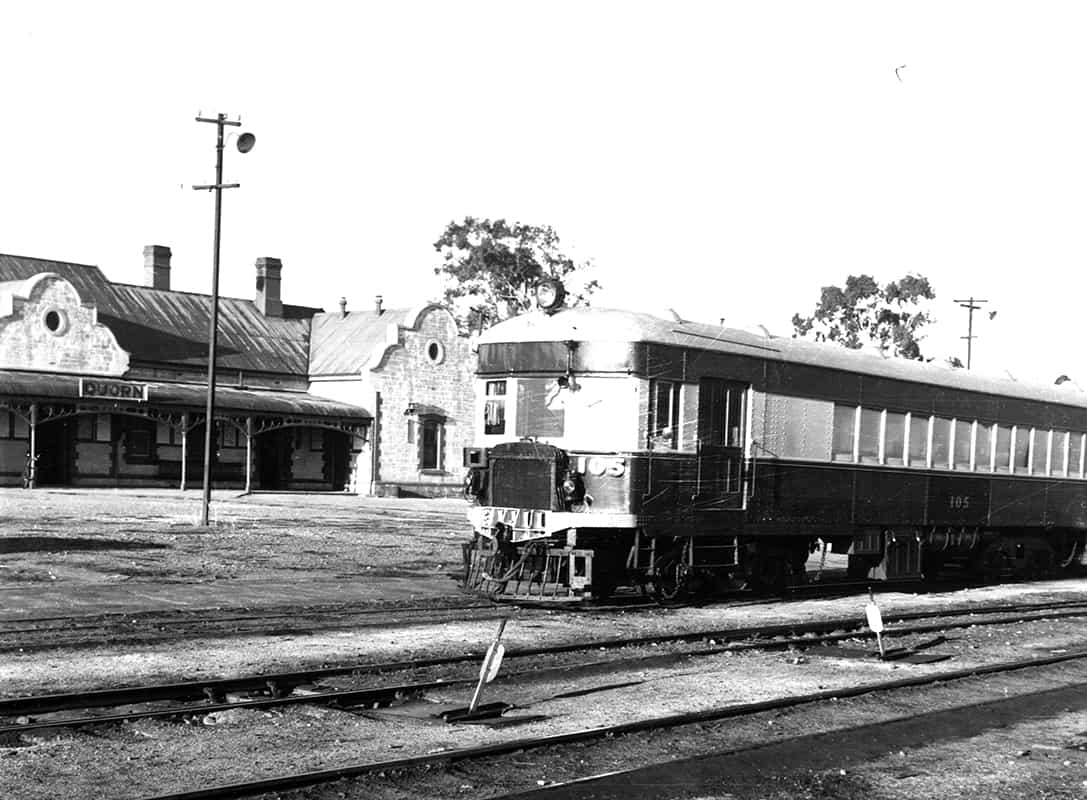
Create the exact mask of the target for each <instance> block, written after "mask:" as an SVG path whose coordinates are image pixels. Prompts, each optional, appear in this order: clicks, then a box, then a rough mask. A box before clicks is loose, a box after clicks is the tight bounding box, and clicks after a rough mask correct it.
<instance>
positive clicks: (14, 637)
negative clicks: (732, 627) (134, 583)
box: [0, 579, 973, 654]
mask: <svg viewBox="0 0 1087 800" xmlns="http://www.w3.org/2000/svg"><path fill="white" fill-rule="evenodd" d="M867 585H868V582H864V581H860V582H858V581H855V580H842V579H831V580H825V581H814V582H811V583H807V584H803V585H799V586H793V587H789V588H788V589H787V590H785V591H784V592H783V593H782V594H781V595H777V596H770V597H768V596H765V595H754V596H752V595H750V594H746V593H741V594H737V595H733V596H730V597H725V598H711V599H699V600H690V601H687V602H670V603H664V604H661V603H658V602H656V601H654V600H652V599H649V598H647V597H645V596H644V595H640V594H634V593H631V594H627V595H621V596H618V597H615V598H611V599H609V600H607V601H600V602H590V603H587V604H572V605H562V604H560V605H555V604H539V603H532V602H528V601H526V602H523V603H518V604H511V603H498V602H491V601H487V600H484V599H476V598H473V599H471V600H467V601H466V600H463V599H454V600H453V601H452V602H449V601H446V602H443V601H441V600H437V601H433V600H432V601H429V602H427V603H424V604H412V605H405V604H386V605H379V606H374V605H369V604H367V605H357V606H352V605H349V604H334V605H316V606H306V607H301V608H299V607H289V608H287V607H282V608H275V607H269V608H266V609H260V610H250V609H246V608H226V609H224V608H205V609H199V610H192V609H186V610H170V611H166V612H160V611H144V612H135V613H121V612H111V613H107V614H99V615H93V616H85V617H74V616H70V615H64V616H46V617H18V618H9V619H0V654H3V653H20V654H26V653H34V652H41V651H45V650H52V649H60V648H69V649H81V648H93V647H101V646H102V642H103V641H108V642H109V643H110V645H111V646H116V645H126V644H128V645H131V644H155V643H158V642H169V641H176V640H178V639H180V638H189V639H193V638H200V637H207V636H278V635H289V634H297V633H312V632H315V631H334V630H344V629H360V628H376V627H381V626H389V625H404V624H407V625H424V624H430V623H441V622H447V621H452V620H456V619H457V618H458V615H461V614H464V613H474V612H494V614H495V615H498V614H502V615H505V614H509V613H510V610H511V609H515V610H520V611H521V612H522V613H533V612H535V611H546V612H547V613H600V614H605V613H609V612H611V611H624V612H634V611H639V610H647V611H654V610H657V609H661V608H666V609H679V608H686V607H691V606H704V605H706V604H708V603H718V602H720V603H726V604H727V605H728V606H729V607H730V608H738V607H743V606H745V605H758V604H762V603H766V602H767V601H768V600H771V599H774V597H777V598H778V599H784V600H802V599H803V600H816V599H837V598H840V597H847V596H851V595H853V594H855V593H858V592H860V591H863V590H864V589H865V587H867ZM967 585H973V584H964V583H963V582H961V581H953V582H948V581H941V582H938V583H934V582H929V583H925V584H920V583H916V582H898V583H892V584H888V585H887V586H884V587H883V589H884V591H889V590H894V591H900V592H924V591H933V590H934V589H961V588H963V587H964V586H967ZM488 618H489V617H487V616H483V617H475V619H476V620H479V619H488Z"/></svg>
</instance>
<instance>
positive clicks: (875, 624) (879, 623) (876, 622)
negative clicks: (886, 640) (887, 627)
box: [864, 587, 884, 659]
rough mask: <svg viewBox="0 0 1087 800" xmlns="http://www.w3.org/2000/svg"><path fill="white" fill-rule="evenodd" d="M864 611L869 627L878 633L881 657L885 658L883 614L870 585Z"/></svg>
mask: <svg viewBox="0 0 1087 800" xmlns="http://www.w3.org/2000/svg"><path fill="white" fill-rule="evenodd" d="M864 612H865V614H867V616H868V627H869V628H871V630H872V633H874V634H875V635H876V643H877V644H879V657H880V659H883V657H884V652H883V616H882V615H881V614H880V613H879V606H877V605H876V597H875V595H874V594H872V587H868V605H867V606H865V607H864Z"/></svg>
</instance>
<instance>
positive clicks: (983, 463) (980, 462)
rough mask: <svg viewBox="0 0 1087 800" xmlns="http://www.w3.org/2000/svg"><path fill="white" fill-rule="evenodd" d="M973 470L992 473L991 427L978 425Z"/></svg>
mask: <svg viewBox="0 0 1087 800" xmlns="http://www.w3.org/2000/svg"><path fill="white" fill-rule="evenodd" d="M974 469H976V470H978V471H979V472H992V471H993V426H992V425H984V424H982V423H980V422H979V423H978V432H977V438H976V440H975V442H974Z"/></svg>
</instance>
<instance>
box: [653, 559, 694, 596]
mask: <svg viewBox="0 0 1087 800" xmlns="http://www.w3.org/2000/svg"><path fill="white" fill-rule="evenodd" d="M690 588H691V569H690V567H689V566H687V564H685V563H683V561H679V560H676V561H669V562H668V563H666V564H660V565H658V567H657V570H656V578H655V579H654V581H653V594H654V596H655V597H656V598H657V600H662V601H675V600H682V599H683V598H685V597H686V596H687V595H688V594H689V592H690Z"/></svg>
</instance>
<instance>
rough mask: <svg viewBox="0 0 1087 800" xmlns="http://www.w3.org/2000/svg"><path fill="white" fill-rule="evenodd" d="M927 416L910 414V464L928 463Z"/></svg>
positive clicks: (920, 464)
mask: <svg viewBox="0 0 1087 800" xmlns="http://www.w3.org/2000/svg"><path fill="white" fill-rule="evenodd" d="M928 423H929V420H928V417H925V416H922V415H920V414H910V453H909V455H910V466H911V467H923V466H925V465H927V464H928Z"/></svg>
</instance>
